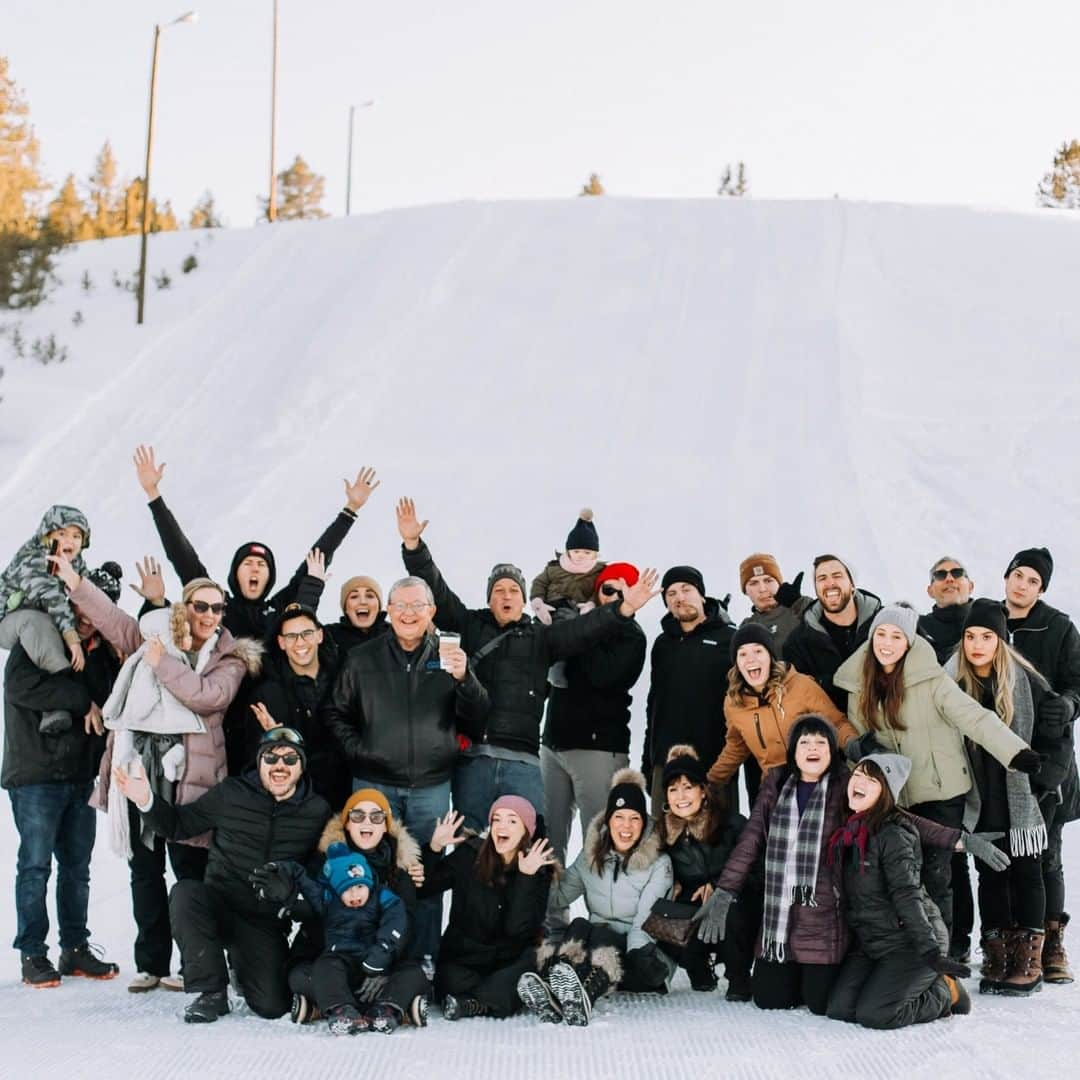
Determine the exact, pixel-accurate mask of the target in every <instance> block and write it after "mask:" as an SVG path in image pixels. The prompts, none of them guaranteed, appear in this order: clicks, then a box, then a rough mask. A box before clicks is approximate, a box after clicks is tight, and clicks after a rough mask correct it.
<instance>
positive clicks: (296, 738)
mask: <svg viewBox="0 0 1080 1080" xmlns="http://www.w3.org/2000/svg"><path fill="white" fill-rule="evenodd" d="M282 748H284V749H285V750H295V751H296V753H298V754H299V755H300V768H301V769H306V768H307V750H306V749H305V748H304V736H303V735H301V734H300V732H299V731H297V730H296V729H295V728H290V727H281V726H280V725H279V726H278V727H272V728H270V730H269V731H264V732H263V733H262V736H261V737H260V739H259V745H258V746H257V747H256V748H255V761H256V763H258V762H260V761H261V760H262V756H263V751H264V750H278V749H282Z"/></svg>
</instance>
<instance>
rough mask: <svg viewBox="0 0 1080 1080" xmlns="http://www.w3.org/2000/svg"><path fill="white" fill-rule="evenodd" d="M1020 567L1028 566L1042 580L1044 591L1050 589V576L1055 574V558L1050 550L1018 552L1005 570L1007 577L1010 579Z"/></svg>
mask: <svg viewBox="0 0 1080 1080" xmlns="http://www.w3.org/2000/svg"><path fill="white" fill-rule="evenodd" d="M1018 566H1028V567H1030V568H1031V569H1032V570H1034V571H1035V573H1036V574H1038V575H1039V577H1040V578H1042V591H1043V592H1046V590H1047V589H1049V588H1050V575H1051V574H1053V572H1054V556H1053V555H1051V554H1050V550H1049V548H1044V547H1042V548H1025V549H1024V550H1023V551H1018V552H1017V553H1016V554H1015V555H1014V556H1013V557H1012V559H1011V560H1010V561H1009V565H1008V566H1007V567H1006V568H1005V577H1008V576H1009V575H1010V574H1011V573H1012V572H1013V571H1014V570H1015V569H1016V568H1017V567H1018Z"/></svg>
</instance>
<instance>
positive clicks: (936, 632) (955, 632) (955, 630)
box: [918, 600, 972, 667]
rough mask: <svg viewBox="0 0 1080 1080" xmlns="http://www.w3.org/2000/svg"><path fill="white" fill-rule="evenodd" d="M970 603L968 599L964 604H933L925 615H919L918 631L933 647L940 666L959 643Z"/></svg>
mask: <svg viewBox="0 0 1080 1080" xmlns="http://www.w3.org/2000/svg"><path fill="white" fill-rule="evenodd" d="M971 604H972V601H970V600H969V601H968V602H967V603H966V604H950V605H949V606H948V607H938V606H937V604H935V605H934V606H933V607H932V608H931V609H930V610H929V611H928V612H927V613H926V614H925V615H920V616H919V624H918V625H919V633H920V634H922V636H923V637H924V638H926V640H927V641H929V642H930V644H931V645H932V646H933V647H934V653H935V655H936V656H937V662H938V663H939V664H941V666H942V667H944V666H945V661H946V660H948V659H949V657H950V656H952V654H953V653H954V652H955V651H956V646H957V645H959V644H960V638H961V637H963V635H964V621H965V620H966V619H967V615H968V612H969V611H970V610H971Z"/></svg>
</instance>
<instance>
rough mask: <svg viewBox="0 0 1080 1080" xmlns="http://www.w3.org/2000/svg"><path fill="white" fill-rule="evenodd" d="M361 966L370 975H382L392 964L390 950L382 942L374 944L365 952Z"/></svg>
mask: <svg viewBox="0 0 1080 1080" xmlns="http://www.w3.org/2000/svg"><path fill="white" fill-rule="evenodd" d="M360 966H361V967H362V968H363V969H364V970H365V971H366V972H367V973H368V974H369V975H381V974H382V973H383V972H384V971H385V970H386V969H387V968H388V967H389V966H390V950H389V949H388V948H387V947H386V946H385V945H383V944H382V943H381V942H380V943H379V944H377V945H372V946H371V948H370V949H368V951H367V952H366V953H365V954H364V959H363V960H362V961H361V962H360Z"/></svg>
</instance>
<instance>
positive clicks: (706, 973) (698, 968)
mask: <svg viewBox="0 0 1080 1080" xmlns="http://www.w3.org/2000/svg"><path fill="white" fill-rule="evenodd" d="M688 952H690V950H689V949H686V950H684V955H685V953H688ZM684 966H685V968H686V974H687V975H688V976H689V977H690V987H691V989H693V990H701V991H702V992H708V991H710V990H715V989H716V985H717V978H716V970H715V969H714V967H713V957H712V954H711V953H699V954H698V955H697V956H692V957H690V958H687V959H685V960H684ZM729 982H730V980H729Z"/></svg>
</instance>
